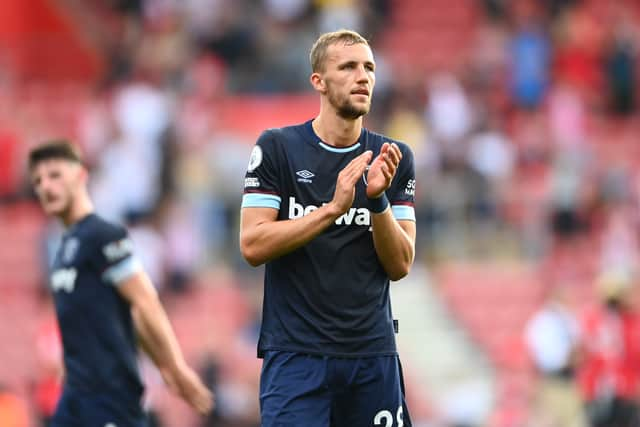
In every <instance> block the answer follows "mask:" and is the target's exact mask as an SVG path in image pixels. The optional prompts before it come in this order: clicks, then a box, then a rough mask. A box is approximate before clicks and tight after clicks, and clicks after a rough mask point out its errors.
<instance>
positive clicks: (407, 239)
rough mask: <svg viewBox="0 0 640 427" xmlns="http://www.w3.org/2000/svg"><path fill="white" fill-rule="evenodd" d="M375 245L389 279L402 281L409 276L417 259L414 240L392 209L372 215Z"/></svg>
mask: <svg viewBox="0 0 640 427" xmlns="http://www.w3.org/2000/svg"><path fill="white" fill-rule="evenodd" d="M371 223H372V231H373V244H374V247H375V250H376V253H377V255H378V259H379V260H380V262H381V263H382V266H383V267H384V269H385V271H386V272H387V275H388V276H389V279H391V280H400V279H402V278H403V277H404V276H406V275H407V274H409V270H410V269H411V265H412V264H413V259H414V257H415V247H414V246H415V245H414V238H413V237H412V236H411V235H410V234H409V233H407V231H405V230H404V229H403V228H402V227H401V226H400V224H398V221H396V219H395V218H394V217H393V213H392V212H391V209H386V210H385V211H384V212H382V213H379V214H374V213H372V214H371Z"/></svg>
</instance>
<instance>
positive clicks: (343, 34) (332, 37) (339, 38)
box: [309, 30, 369, 73]
mask: <svg viewBox="0 0 640 427" xmlns="http://www.w3.org/2000/svg"><path fill="white" fill-rule="evenodd" d="M339 42H342V43H344V44H345V45H348V46H350V45H354V44H364V45H367V46H369V42H368V41H367V39H365V38H364V37H362V36H361V35H360V34H358V33H357V32H355V31H352V30H338V31H332V32H330V33H324V34H322V35H321V36H320V37H318V40H316V42H315V43H314V44H313V47H312V48H311V53H309V60H310V62H311V71H312V72H314V73H317V72H319V71H323V70H324V61H325V59H326V58H327V48H328V47H329V46H331V45H332V44H336V43H339Z"/></svg>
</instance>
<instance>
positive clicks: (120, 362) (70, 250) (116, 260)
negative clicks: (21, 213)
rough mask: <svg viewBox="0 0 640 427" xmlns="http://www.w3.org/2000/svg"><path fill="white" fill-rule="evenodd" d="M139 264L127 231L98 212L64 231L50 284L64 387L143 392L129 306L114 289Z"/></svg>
mask: <svg viewBox="0 0 640 427" xmlns="http://www.w3.org/2000/svg"><path fill="white" fill-rule="evenodd" d="M138 268H139V264H138V262H137V261H136V259H135V258H134V257H133V255H132V244H131V241H130V240H129V238H128V235H127V232H126V230H125V229H124V228H122V227H120V226H116V225H113V224H111V223H108V222H106V221H104V220H103V219H102V218H100V217H99V216H97V215H95V214H91V215H88V216H86V217H84V218H83V219H82V220H80V221H79V222H77V223H76V224H74V225H72V226H71V227H70V228H69V229H68V230H66V232H65V233H64V235H63V238H62V242H61V244H60V247H59V249H58V251H57V253H56V256H55V259H54V263H53V268H52V275H51V281H50V285H51V289H52V291H53V298H54V302H55V308H56V314H57V317H58V323H59V325H60V332H61V335H62V344H63V348H64V366H65V386H66V387H69V388H71V389H73V390H77V391H82V392H88V393H96V394H109V393H112V394H113V395H114V396H116V397H117V396H120V398H122V399H125V400H127V401H132V400H133V399H138V398H139V397H140V396H141V394H142V391H143V386H142V382H141V380H140V375H139V372H138V362H137V349H136V340H135V336H134V329H133V323H132V318H131V311H130V306H129V304H128V302H127V301H126V300H125V299H123V298H122V296H120V294H119V293H118V290H117V289H116V286H118V283H121V282H122V280H124V279H126V278H127V277H129V276H130V275H131V274H133V273H134V272H135V271H137V269H138ZM136 401H137V400H136Z"/></svg>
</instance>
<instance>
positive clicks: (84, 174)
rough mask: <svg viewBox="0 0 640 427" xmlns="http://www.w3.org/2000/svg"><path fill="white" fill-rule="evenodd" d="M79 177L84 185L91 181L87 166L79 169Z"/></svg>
mask: <svg viewBox="0 0 640 427" xmlns="http://www.w3.org/2000/svg"><path fill="white" fill-rule="evenodd" d="M78 177H79V178H80V182H81V183H82V184H86V183H87V182H88V181H89V171H88V170H87V168H86V167H85V166H79V167H78Z"/></svg>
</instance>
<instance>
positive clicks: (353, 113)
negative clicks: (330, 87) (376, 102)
mask: <svg viewBox="0 0 640 427" xmlns="http://www.w3.org/2000/svg"><path fill="white" fill-rule="evenodd" d="M329 103H330V104H331V105H332V106H333V108H335V109H336V112H337V113H338V116H340V117H342V118H343V119H347V120H355V119H357V118H358V117H361V116H364V115H365V114H367V113H368V112H369V105H368V104H367V105H366V106H365V107H356V106H355V105H353V103H352V102H351V100H350V99H349V98H348V97H345V98H342V99H340V98H339V97H338V96H336V95H335V94H334V93H331V92H329Z"/></svg>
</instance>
